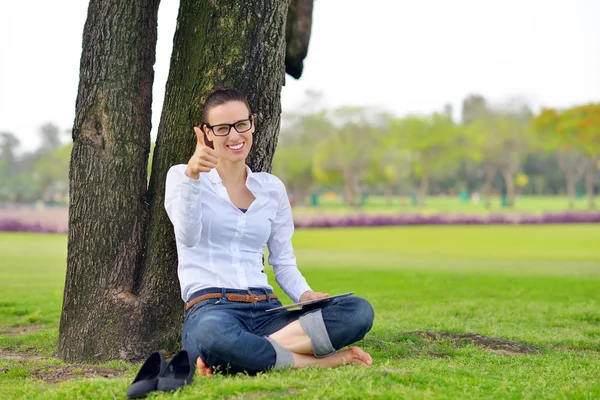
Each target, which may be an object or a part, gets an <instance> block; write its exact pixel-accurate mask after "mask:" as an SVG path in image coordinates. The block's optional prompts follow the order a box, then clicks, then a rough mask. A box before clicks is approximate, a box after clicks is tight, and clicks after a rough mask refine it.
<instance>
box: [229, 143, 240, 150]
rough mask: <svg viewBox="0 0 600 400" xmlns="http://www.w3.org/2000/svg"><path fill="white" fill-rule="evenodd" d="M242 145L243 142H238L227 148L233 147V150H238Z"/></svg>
mask: <svg viewBox="0 0 600 400" xmlns="http://www.w3.org/2000/svg"><path fill="white" fill-rule="evenodd" d="M243 145H244V143H240V144H238V145H235V146H229V148H230V149H233V150H239V149H241V148H242V146H243Z"/></svg>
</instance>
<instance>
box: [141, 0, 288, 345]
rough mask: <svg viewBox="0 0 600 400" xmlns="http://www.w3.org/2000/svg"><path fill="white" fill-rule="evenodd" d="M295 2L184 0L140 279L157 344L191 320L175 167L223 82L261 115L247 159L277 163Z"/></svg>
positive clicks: (173, 340)
mask: <svg viewBox="0 0 600 400" xmlns="http://www.w3.org/2000/svg"><path fill="white" fill-rule="evenodd" d="M287 6H288V2H287V1H280V0H244V1H240V0H235V1H234V0H229V1H206V0H205V1H198V0H182V1H181V4H180V11H179V17H178V29H177V31H176V33H175V38H174V47H173V55H172V59H171V67H170V71H169V77H168V80H167V85H166V91H165V101H164V106H163V110H162V116H161V121H160V124H159V128H158V136H157V140H156V148H155V153H154V159H153V165H152V174H151V178H150V186H149V203H150V222H149V226H148V238H147V243H148V244H147V257H146V259H145V261H144V263H143V265H142V269H141V270H140V271H139V276H138V284H137V290H138V291H139V293H140V294H141V295H142V296H143V297H144V298H146V299H147V300H146V310H147V311H146V312H145V320H146V321H147V322H146V324H145V325H144V332H143V335H141V336H140V339H143V340H148V339H150V342H151V343H153V344H154V348H155V349H158V348H164V347H167V348H173V347H177V346H179V345H180V332H181V323H182V321H183V313H182V309H183V301H182V299H181V293H180V287H179V281H178V278H177V251H176V247H175V238H174V234H173V227H172V225H171V222H170V221H169V219H168V217H167V214H166V211H165V209H164V187H165V179H166V174H167V171H168V169H169V168H170V167H171V166H172V165H174V164H180V163H187V161H188V159H189V157H190V156H191V155H192V153H193V152H194V147H195V143H196V138H195V134H194V131H193V126H194V125H198V124H200V123H201V122H202V104H203V103H204V101H205V99H206V97H207V96H208V95H209V94H210V92H212V90H213V89H214V88H215V87H216V86H218V85H221V84H226V85H229V86H233V87H235V88H237V89H239V90H241V91H242V92H244V93H247V94H248V100H249V103H250V106H251V108H252V111H253V112H256V113H257V114H258V118H257V125H256V131H255V133H254V141H253V145H252V150H251V152H250V155H249V157H248V160H247V164H248V165H249V166H250V168H251V169H252V170H253V171H270V170H271V163H272V158H273V154H274V151H275V147H276V144H277V135H278V133H279V125H280V115H281V103H280V95H281V88H282V86H283V83H284V78H285V65H284V60H285V21H286V13H287ZM158 326H159V327H160V329H156V327H158ZM149 350H150V348H148V349H147V350H146V353H147V352H148V351H149Z"/></svg>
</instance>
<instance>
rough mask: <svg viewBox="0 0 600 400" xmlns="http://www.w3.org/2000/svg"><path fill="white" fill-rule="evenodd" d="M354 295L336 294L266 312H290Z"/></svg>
mask: <svg viewBox="0 0 600 400" xmlns="http://www.w3.org/2000/svg"><path fill="white" fill-rule="evenodd" d="M353 294H354V292H348V293H342V294H336V295H335V296H329V297H323V298H320V299H315V300H307V301H301V302H300V303H294V304H288V305H287V306H282V307H275V308H270V309H268V310H266V311H267V312H270V311H281V310H290V309H293V308H298V309H302V307H304V306H308V305H311V304H317V303H324V302H326V301H329V300H331V299H335V298H336V297H345V296H351V295H353Z"/></svg>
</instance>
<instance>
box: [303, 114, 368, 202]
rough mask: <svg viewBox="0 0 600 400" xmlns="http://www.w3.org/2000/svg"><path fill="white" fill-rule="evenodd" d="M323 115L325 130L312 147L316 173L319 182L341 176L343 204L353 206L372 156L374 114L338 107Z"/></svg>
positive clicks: (358, 195)
mask: <svg viewBox="0 0 600 400" xmlns="http://www.w3.org/2000/svg"><path fill="white" fill-rule="evenodd" d="M327 118H328V120H329V121H330V124H329V125H328V126H329V129H328V130H326V131H325V130H324V131H323V135H322V136H321V137H320V138H319V140H318V143H317V145H316V148H315V157H314V163H315V169H316V171H317V172H316V175H317V177H318V178H319V179H320V181H321V182H322V183H326V182H327V181H329V182H330V183H332V182H334V181H335V180H337V179H336V178H338V179H339V178H341V180H342V182H343V184H344V198H345V201H346V204H347V205H349V206H351V207H357V206H359V205H360V200H361V199H362V193H363V189H362V187H361V184H362V183H363V181H364V180H365V178H366V176H367V168H368V166H369V164H370V158H372V157H374V153H373V151H372V150H373V149H374V146H375V141H374V139H373V138H374V137H376V135H375V134H374V133H373V129H374V126H375V125H376V124H377V122H376V118H377V116H376V115H375V114H373V111H372V110H369V109H367V108H360V107H340V108H338V109H335V110H333V111H331V112H329V113H328V115H327ZM325 177H327V178H326V179H324V178H325Z"/></svg>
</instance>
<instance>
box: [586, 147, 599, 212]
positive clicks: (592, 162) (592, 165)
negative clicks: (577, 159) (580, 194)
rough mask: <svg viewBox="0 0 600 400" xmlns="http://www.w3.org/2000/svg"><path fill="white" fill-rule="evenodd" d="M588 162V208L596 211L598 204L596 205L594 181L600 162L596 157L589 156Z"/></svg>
mask: <svg viewBox="0 0 600 400" xmlns="http://www.w3.org/2000/svg"><path fill="white" fill-rule="evenodd" d="M587 161H588V162H587V168H586V173H585V193H586V195H587V200H588V207H589V208H590V209H594V208H596V204H595V203H594V179H595V178H596V170H597V169H598V160H597V159H596V157H594V156H589V157H588V160H587Z"/></svg>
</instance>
